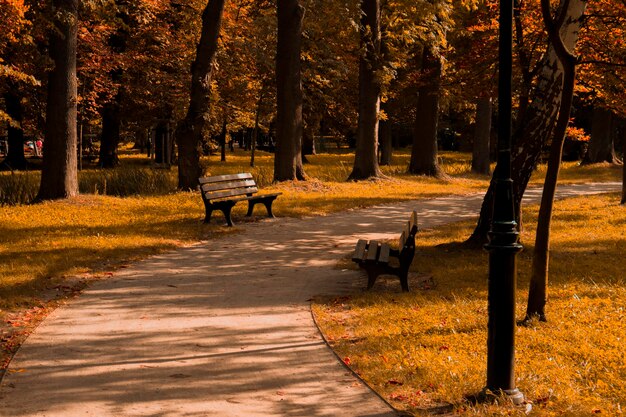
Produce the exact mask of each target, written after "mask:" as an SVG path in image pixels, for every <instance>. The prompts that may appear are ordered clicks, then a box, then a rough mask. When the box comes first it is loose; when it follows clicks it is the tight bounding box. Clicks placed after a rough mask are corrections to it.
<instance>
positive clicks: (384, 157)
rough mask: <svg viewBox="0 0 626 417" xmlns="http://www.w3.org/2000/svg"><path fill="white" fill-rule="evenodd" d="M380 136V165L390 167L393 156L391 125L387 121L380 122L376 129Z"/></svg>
mask: <svg viewBox="0 0 626 417" xmlns="http://www.w3.org/2000/svg"><path fill="white" fill-rule="evenodd" d="M378 132H379V133H378V134H379V136H380V165H385V166H389V165H391V156H392V154H393V144H392V143H391V123H390V122H389V120H383V121H381V122H380V127H379V129H378Z"/></svg>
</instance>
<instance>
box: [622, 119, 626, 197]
mask: <svg viewBox="0 0 626 417" xmlns="http://www.w3.org/2000/svg"><path fill="white" fill-rule="evenodd" d="M622 160H623V166H622V171H623V172H622V204H626V128H625V129H624V132H622Z"/></svg>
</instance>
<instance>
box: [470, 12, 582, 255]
mask: <svg viewBox="0 0 626 417" xmlns="http://www.w3.org/2000/svg"><path fill="white" fill-rule="evenodd" d="M564 5H568V6H569V7H567V17H566V19H565V23H564V25H563V27H562V29H561V37H562V38H563V43H564V44H565V46H566V48H567V49H568V50H570V51H572V50H574V49H575V47H576V43H577V41H578V33H579V31H580V28H581V25H582V16H583V14H584V11H585V7H586V5H587V2H586V1H585V0H561V3H560V7H561V8H562V7H563V6H564ZM562 89H563V68H562V66H561V64H560V62H559V60H558V57H557V55H556V52H555V50H554V47H553V46H552V45H549V46H548V50H547V52H546V54H545V57H544V61H543V65H542V66H541V70H540V71H539V78H538V81H537V87H536V88H535V90H534V94H533V100H532V102H531V104H530V106H529V107H528V109H527V111H526V120H524V121H522V122H521V123H518V125H519V127H520V130H518V131H516V132H515V134H514V135H513V142H514V146H513V163H512V179H513V201H514V204H515V207H516V211H517V214H518V217H519V215H520V213H521V202H522V197H523V196H524V192H525V191H526V187H527V186H528V182H529V181H530V177H531V175H532V173H533V171H534V169H535V167H536V166H537V163H538V161H539V156H540V155H541V149H542V148H543V146H544V145H545V144H546V143H547V141H548V140H549V138H550V137H551V135H552V133H553V130H554V125H555V123H556V118H557V115H558V111H559V108H560V102H561V93H562ZM493 187H494V184H493V182H492V183H491V184H490V186H489V189H488V190H487V193H486V194H485V198H484V200H483V204H482V207H481V211H480V218H479V220H478V224H477V225H476V228H475V229H474V232H473V233H472V236H470V238H469V239H468V242H469V243H470V244H482V243H485V242H487V232H489V225H490V224H491V218H492V216H493V191H494V190H493Z"/></svg>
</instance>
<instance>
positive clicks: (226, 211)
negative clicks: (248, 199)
mask: <svg viewBox="0 0 626 417" xmlns="http://www.w3.org/2000/svg"><path fill="white" fill-rule="evenodd" d="M233 206H234V204H229V205H227V206H225V207H224V208H221V209H220V210H221V211H222V213H224V218H225V219H226V223H227V224H228V227H233V220H232V218H231V217H230V212H231V210H232V209H233Z"/></svg>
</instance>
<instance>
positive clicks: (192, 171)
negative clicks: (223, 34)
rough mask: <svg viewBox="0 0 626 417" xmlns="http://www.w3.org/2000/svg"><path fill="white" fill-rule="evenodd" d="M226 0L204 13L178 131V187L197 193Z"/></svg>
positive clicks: (215, 1)
mask: <svg viewBox="0 0 626 417" xmlns="http://www.w3.org/2000/svg"><path fill="white" fill-rule="evenodd" d="M223 12H224V0H209V2H208V4H207V6H206V8H205V9H204V12H203V13H202V32H201V35H200V42H198V46H197V48H196V59H195V61H194V62H193V64H192V65H191V90H190V98H189V109H188V110H187V115H186V116H185V118H184V119H183V120H182V121H181V122H180V123H179V124H178V127H177V128H176V133H175V136H176V143H177V144H178V188H179V189H181V190H194V189H195V188H196V185H197V184H198V178H199V177H200V176H201V175H202V168H201V167H200V150H199V147H200V144H201V143H202V134H203V130H204V125H205V121H206V120H207V119H208V117H209V97H210V94H211V77H212V75H213V67H214V62H215V55H216V52H217V45H218V37H219V34H220V28H221V26H222V14H223Z"/></svg>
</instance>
